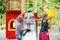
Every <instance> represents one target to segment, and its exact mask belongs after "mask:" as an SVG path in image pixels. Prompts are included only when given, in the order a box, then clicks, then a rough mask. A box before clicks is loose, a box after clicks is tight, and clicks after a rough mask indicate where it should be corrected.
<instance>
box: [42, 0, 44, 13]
mask: <svg viewBox="0 0 60 40" xmlns="http://www.w3.org/2000/svg"><path fill="white" fill-rule="evenodd" d="M42 12H44V0H42Z"/></svg>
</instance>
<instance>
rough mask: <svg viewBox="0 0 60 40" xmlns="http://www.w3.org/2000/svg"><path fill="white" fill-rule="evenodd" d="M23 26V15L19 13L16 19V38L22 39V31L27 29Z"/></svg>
mask: <svg viewBox="0 0 60 40" xmlns="http://www.w3.org/2000/svg"><path fill="white" fill-rule="evenodd" d="M25 30H26V29H24V27H23V17H22V16H21V15H19V16H18V17H17V19H16V39H17V40H22V32H23V31H25Z"/></svg>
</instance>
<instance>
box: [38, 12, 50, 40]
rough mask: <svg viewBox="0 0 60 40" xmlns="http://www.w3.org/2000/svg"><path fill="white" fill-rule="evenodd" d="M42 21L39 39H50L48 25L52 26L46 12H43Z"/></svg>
mask: <svg viewBox="0 0 60 40" xmlns="http://www.w3.org/2000/svg"><path fill="white" fill-rule="evenodd" d="M40 21H41V29H40V33H39V40H49V34H48V26H50V22H49V20H48V19H47V14H46V13H42V19H41V20H40Z"/></svg>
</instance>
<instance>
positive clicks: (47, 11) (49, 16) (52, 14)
mask: <svg viewBox="0 0 60 40" xmlns="http://www.w3.org/2000/svg"><path fill="white" fill-rule="evenodd" d="M45 12H46V13H47V14H48V18H49V19H52V18H53V17H54V10H53V9H50V10H45Z"/></svg>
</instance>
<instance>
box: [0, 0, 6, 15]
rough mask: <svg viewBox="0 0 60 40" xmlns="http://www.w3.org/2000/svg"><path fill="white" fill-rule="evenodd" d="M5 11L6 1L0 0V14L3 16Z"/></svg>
mask: <svg viewBox="0 0 60 40" xmlns="http://www.w3.org/2000/svg"><path fill="white" fill-rule="evenodd" d="M5 11H6V0H0V13H2V14H4V13H5Z"/></svg>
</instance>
